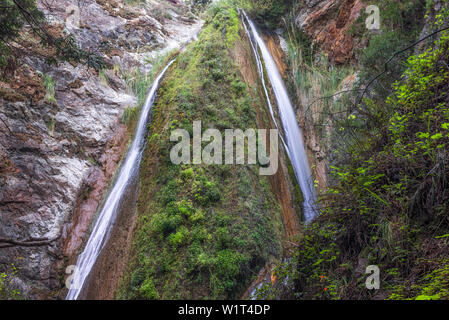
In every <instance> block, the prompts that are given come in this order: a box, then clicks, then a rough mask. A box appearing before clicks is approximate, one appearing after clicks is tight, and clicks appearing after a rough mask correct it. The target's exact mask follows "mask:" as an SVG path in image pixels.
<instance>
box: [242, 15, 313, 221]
mask: <svg viewBox="0 0 449 320" xmlns="http://www.w3.org/2000/svg"><path fill="white" fill-rule="evenodd" d="M241 12H242V16H243V25H244V27H245V30H246V33H247V35H248V38H249V39H250V42H251V46H252V49H253V53H254V57H255V59H256V63H257V69H258V72H259V75H260V78H261V80H262V85H263V87H264V90H265V94H266V97H267V102H268V106H269V108H270V112H271V116H272V117H273V120H274V122H275V123H276V120H275V118H274V113H273V108H272V105H271V101H270V97H269V95H268V90H267V87H266V84H265V76H264V69H263V64H262V63H264V65H265V70H266V72H267V74H268V78H269V80H270V83H271V87H272V88H273V92H274V95H275V98H276V102H277V105H278V111H279V118H280V120H281V123H282V127H283V129H284V133H285V141H283V142H284V146H285V149H286V151H287V155H288V157H289V158H290V162H291V164H292V166H293V170H294V171H295V176H296V179H297V181H298V183H299V186H300V187H301V191H302V194H303V197H304V203H303V206H304V217H305V220H306V222H310V221H312V220H313V219H314V218H315V217H316V216H317V215H318V212H319V211H318V208H317V206H316V194H315V187H314V182H313V178H312V174H311V171H310V167H309V162H308V159H307V155H306V151H305V148H304V140H303V136H302V133H301V130H300V128H299V126H298V122H297V120H296V117H295V113H294V111H293V106H292V103H291V101H290V98H289V96H288V93H287V89H286V87H285V84H284V82H283V80H282V77H281V75H280V73H279V70H278V68H277V66H276V63H275V61H274V59H273V57H272V56H271V54H270V52H269V51H268V48H267V46H266V44H265V42H264V41H263V39H262V38H261V36H260V35H259V33H258V31H257V28H256V26H255V25H254V23H253V21H251V19H249V18H248V16H247V15H246V13H245V12H244V11H241ZM245 21H246V23H245ZM258 49H260V52H261V54H262V58H263V59H261V57H260V55H259V51H258ZM262 61H263V62H262ZM276 126H277V124H276ZM281 139H282V137H281Z"/></svg>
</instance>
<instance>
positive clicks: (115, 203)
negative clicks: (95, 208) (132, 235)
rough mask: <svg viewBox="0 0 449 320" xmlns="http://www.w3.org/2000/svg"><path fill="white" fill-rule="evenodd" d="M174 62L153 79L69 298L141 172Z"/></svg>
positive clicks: (76, 290)
mask: <svg viewBox="0 0 449 320" xmlns="http://www.w3.org/2000/svg"><path fill="white" fill-rule="evenodd" d="M173 62H174V60H172V61H170V63H168V65H167V66H166V67H165V68H164V70H163V71H162V72H161V73H160V74H159V76H158V77H157V78H156V79H155V80H154V82H153V84H152V86H151V89H150V92H149V93H148V97H147V100H146V102H145V104H144V106H143V108H142V112H141V115H140V119H139V123H138V126H137V131H136V135H135V137H134V141H133V143H132V145H131V147H130V148H129V151H128V154H127V156H126V159H125V161H124V163H123V165H122V167H121V169H120V172H119V174H118V177H117V179H116V182H115V184H114V187H113V188H112V191H111V193H110V194H109V196H108V198H107V200H106V202H105V204H104V206H103V209H102V210H101V213H100V215H99V217H98V220H97V222H96V223H95V226H94V228H93V230H92V233H91V235H90V238H89V241H88V242H87V244H86V247H85V248H84V251H83V253H82V254H80V256H79V257H78V261H77V263H76V268H75V272H74V276H73V279H74V280H73V283H74V286H73V287H76V288H71V289H70V290H69V292H68V294H67V297H66V299H67V300H76V299H78V296H79V294H80V293H81V290H82V288H83V286H84V285H85V282H86V279H87V277H88V275H89V273H90V271H91V269H92V267H93V266H94V264H95V262H96V260H97V258H98V256H99V254H100V252H101V250H102V249H103V247H104V245H105V244H106V242H107V240H108V237H109V234H110V233H111V230H112V227H113V225H114V222H115V220H116V216H117V209H118V207H119V204H120V202H121V200H122V197H123V194H124V193H125V191H126V187H127V185H128V183H129V182H130V181H131V179H132V178H133V176H134V175H135V173H136V172H138V170H139V167H140V162H141V159H142V152H143V145H144V140H145V128H146V125H147V122H148V116H149V113H150V110H151V108H152V106H153V103H154V99H155V98H156V93H157V89H158V88H159V83H160V81H161V79H162V77H163V76H164V74H165V72H166V71H167V69H168V68H169V67H170V65H171V64H172V63H173Z"/></svg>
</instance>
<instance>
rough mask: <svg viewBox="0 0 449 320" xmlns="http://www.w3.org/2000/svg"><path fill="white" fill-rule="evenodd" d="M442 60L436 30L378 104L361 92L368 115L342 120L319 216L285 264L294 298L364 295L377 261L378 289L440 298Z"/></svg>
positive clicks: (444, 48) (447, 46) (446, 50)
mask: <svg viewBox="0 0 449 320" xmlns="http://www.w3.org/2000/svg"><path fill="white" fill-rule="evenodd" d="M448 58H449V35H448V34H447V32H444V33H442V34H441V37H440V38H439V39H438V40H437V41H435V43H434V44H433V45H431V46H430V48H429V49H428V50H426V51H425V52H424V53H422V54H418V55H412V56H411V57H410V58H409V59H408V60H407V64H406V71H405V72H404V75H403V76H402V78H401V80H400V81H397V82H396V83H395V84H394V85H393V90H394V93H393V94H392V95H390V96H389V97H388V98H387V99H385V101H384V102H382V103H378V102H377V99H373V98H366V99H365V100H364V105H363V106H364V107H365V108H366V109H365V111H366V110H368V111H369V115H370V117H369V118H362V119H360V118H361V117H360V116H354V117H351V118H349V119H347V120H346V126H345V129H346V130H348V131H350V132H351V136H353V137H354V138H353V139H351V140H346V141H345V142H346V143H345V145H344V147H341V149H340V150H337V151H338V152H339V153H338V154H337V155H336V157H335V159H336V161H334V165H333V166H332V171H331V172H332V175H333V179H332V187H331V188H329V190H328V192H327V193H326V194H325V195H323V196H322V198H321V201H322V204H323V214H322V216H321V217H320V218H319V219H317V220H316V221H315V222H314V223H313V224H311V225H310V226H309V227H308V228H307V231H306V233H305V235H304V238H303V239H302V240H301V241H299V249H298V251H297V253H296V257H295V264H292V265H290V266H289V268H290V273H288V274H290V276H291V275H293V277H294V278H296V281H295V286H296V289H295V295H296V297H299V298H315V299H360V298H365V299H368V298H373V297H374V294H376V293H375V292H370V291H369V290H366V288H365V282H364V280H365V278H366V275H365V267H366V266H367V265H378V266H379V267H380V269H381V270H382V279H381V280H382V291H381V292H380V293H379V292H377V294H378V295H379V294H380V296H381V297H382V296H383V297H384V298H387V297H390V299H417V300H422V299H440V298H447V290H448V284H447V281H446V277H445V275H446V273H447V255H448V254H447V252H446V250H444V248H445V247H446V241H447V238H446V236H445V235H447V234H448V231H449V220H448V216H447V211H448V208H447V203H448V202H447V199H448V196H449V190H448V188H447V185H448V181H447V177H448V172H447V168H446V166H445V163H446V159H447V158H448V154H447V151H446V150H447V144H448V142H449V140H448V138H449V135H448V132H447V130H448V128H449V124H448V119H449V110H448V107H447V89H448V83H449V69H448V66H447V64H446V63H445V62H443V61H448ZM376 97H377V96H376ZM434 256H438V259H435V258H432V257H434Z"/></svg>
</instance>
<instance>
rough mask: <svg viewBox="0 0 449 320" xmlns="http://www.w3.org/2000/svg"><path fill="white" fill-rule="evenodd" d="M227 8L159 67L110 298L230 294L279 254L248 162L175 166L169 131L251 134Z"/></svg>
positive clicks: (278, 230) (276, 221)
mask: <svg viewBox="0 0 449 320" xmlns="http://www.w3.org/2000/svg"><path fill="white" fill-rule="evenodd" d="M239 32H242V30H241V29H240V26H239V20H238V18H237V13H236V11H235V10H234V9H233V8H232V7H231V6H230V5H229V3H228V2H225V1H223V2H221V3H219V4H216V5H215V6H214V7H212V8H211V9H210V11H209V12H208V18H207V21H206V26H205V27H204V29H203V31H202V32H201V34H200V36H199V41H198V42H195V43H193V44H191V45H190V46H189V47H188V48H187V50H186V51H185V52H183V53H181V54H180V55H179V57H178V58H177V60H176V61H175V63H174V64H173V65H172V67H171V68H170V69H169V71H168V74H167V75H166V78H165V80H164V81H163V83H162V85H161V87H160V89H159V95H158V99H157V101H156V104H155V106H154V109H153V110H154V112H153V121H152V124H151V127H150V128H149V133H148V135H149V141H148V146H147V149H146V151H145V156H144V161H143V163H142V168H141V179H140V181H141V191H140V198H139V203H138V223H137V228H136V231H135V235H134V245H133V254H132V256H133V257H132V259H131V262H130V266H129V271H128V273H127V275H126V277H125V279H124V281H123V283H122V285H121V289H120V290H119V293H118V296H119V298H128V299H180V298H186V299H213V298H239V297H241V295H242V294H243V292H244V291H245V290H246V288H247V286H248V285H249V283H250V282H251V280H252V279H253V278H254V277H255V276H256V275H257V273H258V272H259V270H260V269H261V268H262V267H264V266H265V264H266V263H267V262H269V261H272V260H274V259H278V258H279V257H281V255H282V248H281V238H282V234H283V230H282V229H283V227H282V222H281V209H280V206H279V204H278V203H277V200H276V198H275V196H274V194H273V192H272V190H271V187H270V184H269V181H268V179H267V178H265V177H259V175H258V170H257V169H258V168H257V166H253V165H248V166H231V165H213V166H205V165H204V166H203V165H198V166H190V165H181V166H177V165H174V164H172V162H171V161H170V150H171V148H172V146H173V145H174V143H172V142H170V134H171V131H172V130H174V129H179V128H184V129H186V130H187V131H189V132H190V133H191V134H192V130H193V128H192V125H193V121H195V120H199V119H201V120H202V123H203V130H205V129H208V128H217V129H227V128H232V129H234V128H240V129H247V128H256V127H257V123H256V122H255V118H256V117H255V111H254V109H253V107H252V104H253V103H254V101H253V99H252V98H251V97H250V95H249V93H248V90H245V89H247V85H246V84H245V83H244V82H243V80H242V78H241V74H240V73H239V70H238V68H237V67H236V65H235V64H234V62H233V60H232V59H231V56H230V51H231V50H232V48H233V47H234V46H235V45H236V43H237V40H238V39H239V37H240V36H239Z"/></svg>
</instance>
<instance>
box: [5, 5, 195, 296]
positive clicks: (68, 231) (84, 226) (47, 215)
mask: <svg viewBox="0 0 449 320" xmlns="http://www.w3.org/2000/svg"><path fill="white" fill-rule="evenodd" d="M38 5H39V8H40V9H41V10H42V11H43V12H44V13H45V14H46V18H47V20H48V21H49V22H50V24H51V30H52V32H54V33H56V34H61V33H65V34H68V33H70V34H72V35H73V36H74V37H75V39H76V41H77V42H78V43H79V44H80V45H81V47H82V48H85V49H89V50H96V51H97V53H98V54H100V55H101V56H102V57H103V58H104V60H105V61H106V65H107V68H106V69H104V70H101V71H100V72H97V71H95V70H93V69H91V68H87V67H86V66H85V65H81V64H75V63H69V62H66V63H60V64H58V65H51V66H50V65H48V64H46V63H45V59H44V58H43V57H44V56H45V53H47V54H48V53H49V52H45V48H39V50H40V52H42V53H43V55H42V56H40V55H28V56H27V57H26V58H24V59H23V61H22V64H21V65H20V66H19V68H17V70H16V71H15V72H14V74H13V75H12V77H11V78H10V79H9V81H6V82H0V115H1V120H2V121H1V124H0V128H1V131H0V161H1V162H0V186H1V187H0V270H1V271H6V273H7V274H10V275H12V274H13V275H14V276H12V284H13V285H14V286H15V287H16V288H17V289H18V290H19V291H20V292H21V295H23V296H25V297H27V298H43V297H53V296H54V295H55V293H56V292H57V291H59V290H60V289H61V288H62V286H63V278H64V268H63V267H65V266H66V264H67V262H73V260H74V255H75V254H76V253H78V251H79V250H80V248H81V247H82V244H83V241H85V240H86V238H87V236H88V229H89V225H90V223H91V221H92V219H93V217H94V215H95V212H96V211H97V209H98V207H99V205H100V204H101V201H102V199H103V197H104V196H105V194H106V192H107V187H108V185H109V183H110V181H111V179H112V177H113V175H114V173H115V171H116V168H117V166H118V164H119V162H120V160H121V157H122V155H123V152H124V151H125V150H126V147H127V141H128V139H129V137H130V136H131V134H132V130H130V129H128V128H127V126H126V125H125V124H124V123H123V121H122V115H123V113H124V111H125V109H127V108H133V107H135V106H136V104H137V97H136V94H135V92H133V91H132V90H130V88H129V85H128V84H129V80H130V75H132V74H133V73H132V71H133V70H137V69H138V70H140V71H141V72H142V73H145V72H147V71H149V70H151V68H152V63H153V61H155V59H156V58H157V57H158V56H159V55H164V54H166V53H168V52H170V51H172V50H174V49H177V48H180V47H182V46H183V45H184V44H185V43H187V42H189V41H190V40H191V39H192V38H193V37H195V34H196V33H197V32H198V30H199V29H200V27H201V24H202V22H201V21H200V20H199V19H197V18H196V17H195V16H194V15H193V14H192V13H191V12H190V10H189V8H188V7H187V6H185V5H184V4H183V3H182V2H180V1H149V2H147V3H140V2H135V3H134V4H133V3H129V1H125V2H124V1H103V0H97V1H94V0H82V1H65V0H57V1H52V2H51V4H49V2H47V1H38ZM28 31H29V30H24V31H23V32H24V33H26V32H28ZM30 41H31V40H30ZM104 44H107V45H104ZM50 54H51V52H50ZM135 74H137V72H136V73H135ZM131 80H132V79H131ZM14 270H16V271H14Z"/></svg>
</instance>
